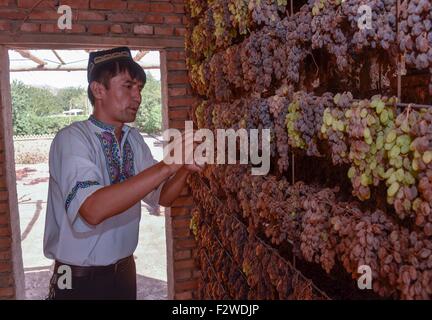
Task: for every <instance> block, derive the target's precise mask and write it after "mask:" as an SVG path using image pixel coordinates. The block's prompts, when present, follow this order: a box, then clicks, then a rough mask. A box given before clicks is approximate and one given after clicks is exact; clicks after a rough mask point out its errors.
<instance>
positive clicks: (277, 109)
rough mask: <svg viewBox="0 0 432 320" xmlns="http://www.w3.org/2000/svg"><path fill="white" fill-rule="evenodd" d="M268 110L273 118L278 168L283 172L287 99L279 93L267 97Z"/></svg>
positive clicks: (286, 168) (286, 158) (286, 156)
mask: <svg viewBox="0 0 432 320" xmlns="http://www.w3.org/2000/svg"><path fill="white" fill-rule="evenodd" d="M268 103H269V111H270V114H271V115H272V118H273V123H274V135H275V140H276V150H277V152H278V162H277V164H278V168H279V171H281V172H284V171H287V170H288V165H289V160H288V151H289V146H288V134H287V130H286V129H285V128H286V126H285V119H286V114H287V112H288V104H289V100H288V99H287V98H286V97H281V96H279V95H275V96H272V97H270V98H269V99H268Z"/></svg>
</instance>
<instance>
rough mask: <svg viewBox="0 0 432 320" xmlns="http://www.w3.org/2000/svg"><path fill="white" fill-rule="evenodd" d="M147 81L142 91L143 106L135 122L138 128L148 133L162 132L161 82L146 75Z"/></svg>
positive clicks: (149, 74)
mask: <svg viewBox="0 0 432 320" xmlns="http://www.w3.org/2000/svg"><path fill="white" fill-rule="evenodd" d="M146 76H147V81H146V84H145V86H144V89H143V91H142V101H141V106H140V109H139V111H138V114H137V118H136V120H135V124H136V126H137V128H138V129H139V130H140V131H142V132H146V133H159V132H160V131H161V130H162V98H161V84H160V81H158V80H156V79H155V78H153V76H152V75H151V73H146Z"/></svg>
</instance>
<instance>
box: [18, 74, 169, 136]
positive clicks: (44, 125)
mask: <svg viewBox="0 0 432 320" xmlns="http://www.w3.org/2000/svg"><path fill="white" fill-rule="evenodd" d="M11 93H12V106H13V107H12V116H13V133H14V135H40V134H54V133H57V132H58V131H59V130H60V129H62V128H64V127H65V126H67V125H69V124H71V123H72V122H74V121H80V120H85V119H87V118H88V114H89V113H90V112H91V105H90V102H88V101H87V89H86V88H82V87H67V88H62V89H55V88H51V87H34V86H30V85H26V84H24V83H23V82H21V81H16V80H14V81H13V82H12V84H11ZM87 108H90V109H89V110H87ZM71 109H83V113H84V115H80V116H65V115H63V111H68V110H71ZM161 125H162V115H161V89H160V81H158V80H156V79H154V78H153V77H152V76H151V74H150V73H147V83H146V85H145V87H144V89H143V91H142V103H141V107H140V110H139V112H138V115H137V119H136V121H135V126H136V127H137V128H138V129H139V130H140V131H141V132H145V133H153V134H155V133H159V132H160V130H161Z"/></svg>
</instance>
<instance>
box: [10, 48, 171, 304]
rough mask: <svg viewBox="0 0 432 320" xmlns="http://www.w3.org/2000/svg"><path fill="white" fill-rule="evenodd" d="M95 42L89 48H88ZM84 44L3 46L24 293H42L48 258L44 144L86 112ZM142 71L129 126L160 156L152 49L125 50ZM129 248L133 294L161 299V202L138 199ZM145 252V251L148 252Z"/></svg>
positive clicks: (163, 273) (31, 296) (155, 56)
mask: <svg viewBox="0 0 432 320" xmlns="http://www.w3.org/2000/svg"><path fill="white" fill-rule="evenodd" d="M91 50H96V49H91ZM89 51H90V50H89V49H87V50H30V49H20V50H9V60H10V71H11V72H10V82H11V95H12V111H13V112H12V115H13V119H12V120H13V132H14V149H15V168H16V170H15V171H16V181H17V198H18V211H19V220H20V228H21V247H22V254H23V265H24V273H25V287H26V298H27V299H44V298H45V297H46V295H47V290H48V283H49V278H50V276H51V273H52V270H51V268H52V261H51V260H49V259H46V258H45V257H44V255H43V250H42V248H43V230H44V225H45V210H46V200H47V192H48V177H49V168H48V152H49V147H50V144H51V142H52V139H53V137H54V134H55V133H56V132H57V131H58V130H60V129H61V128H62V127H64V126H67V125H69V124H70V123H71V122H73V121H80V120H84V119H86V118H88V116H89V114H91V112H92V108H91V104H90V103H89V102H88V99H87V96H86V90H87V82H86V81H87V80H86V79H87V77H86V71H85V70H86V66H87V58H88V52H89ZM132 54H133V56H134V58H135V59H136V61H139V63H140V64H141V65H142V66H143V68H144V69H145V70H146V74H147V83H146V86H145V88H144V90H143V92H142V95H143V100H142V104H141V108H140V111H139V114H138V116H137V120H136V121H135V122H134V123H132V124H130V125H131V126H135V127H137V128H138V129H139V130H140V132H141V133H142V134H143V137H144V140H145V141H146V143H147V145H148V146H149V147H150V150H151V151H152V154H153V156H154V158H155V159H157V160H161V159H162V145H161V142H160V140H161V137H160V133H161V130H162V111H161V105H162V97H161V76H160V57H159V52H158V51H132ZM142 206H143V207H142V219H141V224H140V239H139V244H138V248H137V250H136V251H135V258H136V260H135V261H136V265H137V287H138V299H166V298H167V274H166V270H167V268H166V261H167V259H166V240H165V218H164V210H163V208H161V210H159V211H149V210H148V208H147V207H146V206H145V204H144V203H143V204H142ZM149 257H151V258H149Z"/></svg>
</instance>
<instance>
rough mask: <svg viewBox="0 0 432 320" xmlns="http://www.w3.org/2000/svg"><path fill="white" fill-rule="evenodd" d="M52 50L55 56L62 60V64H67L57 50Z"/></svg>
mask: <svg viewBox="0 0 432 320" xmlns="http://www.w3.org/2000/svg"><path fill="white" fill-rule="evenodd" d="M52 52H53V53H54V54H55V56H56V57H57V59H58V60H59V61H60V63H61V64H65V62H64V61H63V59H62V58H61V57H60V55H59V54H58V53H57V51H55V50H52Z"/></svg>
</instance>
